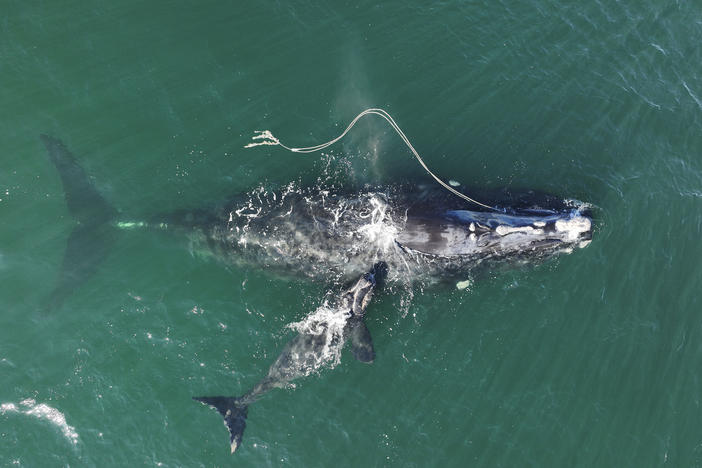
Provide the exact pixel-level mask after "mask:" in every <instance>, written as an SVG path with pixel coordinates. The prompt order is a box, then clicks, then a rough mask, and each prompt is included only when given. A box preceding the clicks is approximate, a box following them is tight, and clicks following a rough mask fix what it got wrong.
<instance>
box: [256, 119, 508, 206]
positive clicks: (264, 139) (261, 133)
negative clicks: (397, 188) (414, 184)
mask: <svg viewBox="0 0 702 468" xmlns="http://www.w3.org/2000/svg"><path fill="white" fill-rule="evenodd" d="M370 114H373V115H377V116H380V117H382V118H383V119H385V120H386V121H387V122H388V123H389V124H390V126H391V127H392V128H393V130H395V131H396V132H397V134H398V135H400V138H402V141H404V142H405V144H406V145H407V147H408V148H409V149H410V151H412V154H414V157H415V158H417V161H419V164H421V165H422V167H423V168H424V170H425V171H427V173H428V174H429V175H430V176H432V177H433V178H434V180H435V181H437V182H438V183H439V184H440V185H441V186H442V187H444V188H445V189H446V190H448V191H449V192H451V193H452V194H454V195H456V196H457V197H461V198H462V199H464V200H466V201H468V202H471V203H475V204H476V205H479V206H482V207H483V208H487V209H489V210H494V211H500V210H499V209H497V208H495V207H493V206H489V205H486V204H484V203H480V202H479V201H477V200H474V199H472V198H470V197H469V196H467V195H464V194H462V193H461V192H459V191H458V190H456V189H454V188H453V187H451V186H450V185H449V184H447V183H446V182H444V181H443V180H441V179H440V178H439V177H438V176H437V175H436V174H434V173H433V172H432V171H431V170H430V169H429V168H428V167H427V165H426V164H425V163H424V160H423V159H422V158H421V157H420V156H419V153H417V150H416V149H414V146H412V143H410V141H409V138H407V135H405V132H403V131H402V129H401V128H400V127H399V125H397V123H396V122H395V119H393V118H392V117H391V116H390V114H388V113H387V112H386V111H384V110H383V109H376V108H373V109H366V110H364V111H363V112H361V113H360V114H358V115H357V116H356V118H355V119H353V120H352V121H351V123H350V124H349V126H348V127H346V130H344V132H343V133H342V134H341V135H339V136H338V137H336V138H334V139H333V140H329V141H328V142H326V143H322V144H320V145H316V146H308V147H306V148H291V147H289V146H286V145H284V144H283V143H281V142H280V140H278V139H277V138H276V137H274V136H273V134H272V133H271V132H270V131H269V130H256V131H255V132H254V133H255V135H254V136H253V137H252V138H251V139H252V140H261V141H255V142H252V143H249V144H248V145H246V146H244V148H253V147H254V146H262V145H273V146H282V147H283V148H285V149H286V150H288V151H291V152H293V153H313V152H315V151H320V150H323V149H324V148H327V147H329V146H331V145H333V144H334V143H336V142H337V141H339V140H341V139H342V138H343V137H344V136H346V134H347V133H348V132H349V130H351V128H352V127H353V126H354V125H356V122H358V121H359V119H361V117H363V116H365V115H370Z"/></svg>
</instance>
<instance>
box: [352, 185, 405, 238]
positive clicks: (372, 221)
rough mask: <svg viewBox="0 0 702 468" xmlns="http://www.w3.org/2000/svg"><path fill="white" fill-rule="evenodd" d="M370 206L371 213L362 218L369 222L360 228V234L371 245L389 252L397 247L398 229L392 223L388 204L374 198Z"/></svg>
mask: <svg viewBox="0 0 702 468" xmlns="http://www.w3.org/2000/svg"><path fill="white" fill-rule="evenodd" d="M370 204H371V206H372V209H371V212H370V213H369V214H368V215H365V216H362V217H363V218H369V222H368V223H367V224H364V225H363V226H361V227H359V228H358V232H359V233H360V234H361V235H362V236H364V237H365V239H366V241H367V242H368V243H369V244H371V245H375V246H376V247H377V248H378V249H379V250H381V251H387V250H388V249H389V248H391V247H394V245H395V239H396V238H397V234H398V230H397V227H396V226H395V224H394V223H393V221H392V217H391V216H390V212H389V211H390V210H389V206H388V204H387V203H385V202H384V201H383V200H381V199H379V198H378V197H375V196H374V197H372V198H371V199H370Z"/></svg>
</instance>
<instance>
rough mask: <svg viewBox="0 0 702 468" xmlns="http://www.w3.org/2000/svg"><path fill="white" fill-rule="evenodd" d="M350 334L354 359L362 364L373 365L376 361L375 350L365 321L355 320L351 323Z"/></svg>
mask: <svg viewBox="0 0 702 468" xmlns="http://www.w3.org/2000/svg"><path fill="white" fill-rule="evenodd" d="M348 333H349V340H350V341H351V354H353V357H355V358H356V359H358V360H359V361H361V362H365V363H368V364H370V363H372V362H373V360H374V359H375V349H374V348H373V340H372V338H371V334H370V331H369V330H368V327H367V326H366V323H365V322H364V321H363V319H362V318H353V319H352V320H351V322H350V323H349V331H348Z"/></svg>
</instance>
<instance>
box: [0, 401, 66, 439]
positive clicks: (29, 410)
mask: <svg viewBox="0 0 702 468" xmlns="http://www.w3.org/2000/svg"><path fill="white" fill-rule="evenodd" d="M5 413H18V414H26V415H29V416H34V417H35V418H38V419H42V420H45V421H49V422H50V423H51V424H53V425H55V426H56V427H58V428H59V429H60V430H61V432H62V433H63V436H64V437H65V438H66V439H68V441H69V442H71V444H73V445H77V444H78V433H77V432H76V429H75V428H74V427H73V426H69V425H68V423H67V422H66V416H64V414H63V413H62V412H60V411H59V410H57V409H56V408H53V407H51V406H49V405H47V404H44V403H39V404H37V402H36V401H35V400H34V399H32V398H27V399H25V400H22V401H20V403H19V406H17V405H15V404H14V403H2V404H0V414H5Z"/></svg>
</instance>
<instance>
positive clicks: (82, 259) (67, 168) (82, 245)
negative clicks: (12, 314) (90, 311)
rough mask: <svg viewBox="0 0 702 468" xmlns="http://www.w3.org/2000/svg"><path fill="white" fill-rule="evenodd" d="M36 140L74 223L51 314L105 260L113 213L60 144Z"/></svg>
mask: <svg viewBox="0 0 702 468" xmlns="http://www.w3.org/2000/svg"><path fill="white" fill-rule="evenodd" d="M40 138H41V141H42V142H43V143H44V146H45V147H46V151H47V152H48V154H49V159H51V162H53V163H54V166H56V169H57V170H58V173H59V176H60V177H61V182H62V183H63V191H64V194H65V198H66V205H67V206H68V211H69V212H70V213H71V216H72V217H73V218H74V219H75V221H76V223H77V224H76V226H75V228H74V229H73V232H72V233H71V235H70V236H69V237H68V245H67V247H66V254H65V255H64V258H63V265H62V268H61V273H60V274H59V279H58V283H57V285H56V288H55V289H54V291H53V292H52V294H51V296H50V297H49V299H48V301H49V302H48V304H47V309H48V310H53V309H57V308H58V307H60V306H61V304H62V303H63V301H64V299H65V298H66V297H67V296H68V295H69V294H70V293H71V292H73V290H75V289H76V288H77V287H78V286H80V285H81V284H83V283H84V282H85V281H86V280H87V279H88V277H89V276H90V275H91V274H92V273H93V272H94V271H95V270H96V269H97V267H98V265H99V264H100V262H101V261H102V260H103V259H104V258H105V257H106V256H107V253H108V252H109V250H110V247H111V245H112V232H111V229H110V226H109V224H108V221H110V220H111V219H113V218H114V216H115V214H116V210H115V209H114V208H113V207H112V206H110V204H108V203H107V202H106V201H105V199H104V198H103V197H102V195H100V193H98V191H97V190H96V189H95V187H93V184H92V183H91V182H90V179H89V177H88V175H87V174H86V173H85V171H84V170H83V168H82V167H80V166H79V165H78V163H77V161H76V159H75V157H74V156H73V155H72V154H71V152H70V151H69V150H68V148H66V145H64V144H63V142H62V141H61V140H59V139H58V138H54V137H51V136H47V135H41V136H40Z"/></svg>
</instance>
